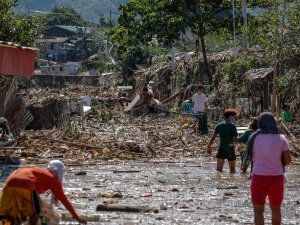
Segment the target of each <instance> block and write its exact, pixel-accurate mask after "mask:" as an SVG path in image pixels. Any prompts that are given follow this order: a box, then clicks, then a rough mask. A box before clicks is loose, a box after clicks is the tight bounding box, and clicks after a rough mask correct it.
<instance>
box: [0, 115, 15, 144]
mask: <svg viewBox="0 0 300 225" xmlns="http://www.w3.org/2000/svg"><path fill="white" fill-rule="evenodd" d="M0 128H1V129H2V136H1V139H2V140H3V141H6V140H7V139H8V138H11V137H12V134H11V133H10V130H9V126H8V121H7V119H5V118H4V117H0Z"/></svg>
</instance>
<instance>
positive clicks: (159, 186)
mask: <svg viewBox="0 0 300 225" xmlns="http://www.w3.org/2000/svg"><path fill="white" fill-rule="evenodd" d="M8 169H9V168H8V167H2V169H1V171H2V172H1V174H2V175H1V185H2V182H3V181H4V179H5V177H6V175H7V173H8V172H9V170H8ZM299 171H300V170H299V166H295V165H294V166H290V167H289V168H288V170H287V176H288V182H287V184H286V192H285V198H284V203H283V207H282V208H283V210H282V211H283V224H291V225H292V224H293V225H294V224H300V196H299V193H300V192H299V190H300V173H299ZM78 172H86V175H76V173H78ZM248 177H249V174H246V175H245V174H239V173H237V174H235V175H230V174H229V172H228V165H226V167H225V171H224V172H223V173H222V174H221V173H217V172H215V159H214V158H212V157H210V158H208V157H203V158H197V159H186V158H185V159H182V160H170V159H154V160H151V161H148V162H114V161H111V162H98V163H96V164H95V165H90V166H85V167H77V166H73V167H69V168H68V170H67V172H66V176H65V181H64V188H65V191H66V194H67V195H68V196H69V198H70V199H71V202H72V203H73V205H74V207H75V208H76V209H77V211H78V212H79V213H80V214H81V215H86V216H88V217H90V218H92V220H93V219H95V218H96V217H95V215H99V216H100V217H99V220H98V221H94V222H89V224H127V225H129V224H222V225H224V224H252V220H253V219H252V218H253V213H252V208H251V201H250V195H249V184H250V181H249V179H248ZM100 192H119V193H121V195H122V196H123V197H122V198H113V199H107V198H102V197H100V195H99V193H100ZM48 197H49V196H48ZM103 202H110V203H114V204H118V205H127V206H149V207H154V208H157V209H158V210H159V213H144V214H142V213H123V212H122V213H120V212H96V210H95V209H96V206H97V205H98V204H100V203H103ZM58 211H59V212H60V213H65V210H63V209H62V208H60V209H59V210H58ZM265 214H266V221H267V223H266V224H270V222H269V221H270V210H269V207H267V209H266V213H265ZM61 224H76V222H66V221H62V222H61Z"/></svg>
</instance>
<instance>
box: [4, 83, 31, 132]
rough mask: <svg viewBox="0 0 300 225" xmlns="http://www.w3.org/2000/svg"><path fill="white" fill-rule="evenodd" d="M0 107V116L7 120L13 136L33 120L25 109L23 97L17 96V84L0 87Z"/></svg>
mask: <svg viewBox="0 0 300 225" xmlns="http://www.w3.org/2000/svg"><path fill="white" fill-rule="evenodd" d="M0 107H1V111H0V112H1V114H0V116H3V117H4V118H6V119H7V121H8V125H9V127H10V130H11V132H12V133H13V134H17V133H18V132H19V130H22V129H25V128H26V127H27V125H28V124H29V123H30V122H31V121H32V120H33V116H32V114H31V113H30V111H29V110H27V109H26V104H25V101H24V99H23V97H22V96H21V95H18V96H17V84H16V82H14V81H13V82H12V84H11V85H8V84H4V85H3V86H1V87H0Z"/></svg>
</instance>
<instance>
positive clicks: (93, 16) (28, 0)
mask: <svg viewBox="0 0 300 225" xmlns="http://www.w3.org/2000/svg"><path fill="white" fill-rule="evenodd" d="M110 2H111V3H110ZM126 2H128V0H19V1H18V3H19V6H18V7H17V9H16V11H17V12H20V13H28V12H31V13H32V11H46V12H49V11H51V9H52V8H53V7H54V6H55V5H57V4H68V5H70V6H72V7H73V8H74V9H75V10H76V11H78V12H79V13H80V14H81V16H82V17H83V18H84V19H85V20H87V21H90V22H98V20H99V15H100V14H103V15H105V16H109V14H110V8H111V12H112V17H113V19H114V20H116V19H117V18H118V16H119V11H118V7H119V6H120V5H121V4H124V3H126Z"/></svg>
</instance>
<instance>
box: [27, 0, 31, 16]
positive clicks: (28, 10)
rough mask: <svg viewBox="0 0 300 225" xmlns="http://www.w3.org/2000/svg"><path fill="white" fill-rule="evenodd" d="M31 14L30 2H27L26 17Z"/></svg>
mask: <svg viewBox="0 0 300 225" xmlns="http://www.w3.org/2000/svg"><path fill="white" fill-rule="evenodd" d="M30 12H31V0H28V8H27V16H30Z"/></svg>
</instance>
